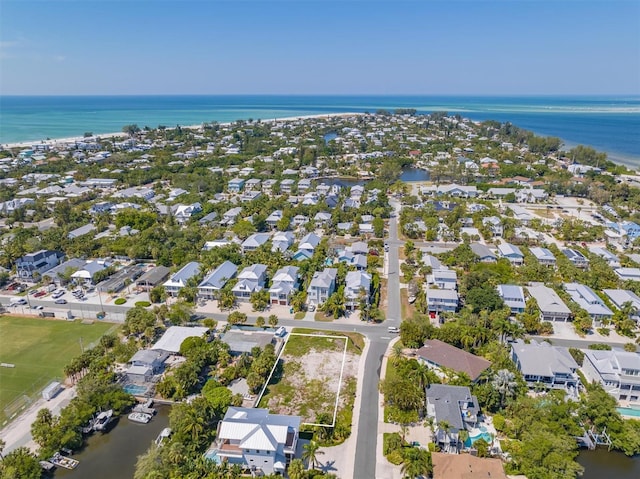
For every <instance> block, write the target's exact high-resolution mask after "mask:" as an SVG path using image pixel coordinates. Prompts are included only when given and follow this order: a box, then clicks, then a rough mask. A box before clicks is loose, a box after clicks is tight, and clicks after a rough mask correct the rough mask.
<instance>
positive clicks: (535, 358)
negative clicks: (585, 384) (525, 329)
mask: <svg viewBox="0 0 640 479" xmlns="http://www.w3.org/2000/svg"><path fill="white" fill-rule="evenodd" d="M511 359H512V360H513V362H514V363H515V365H516V367H517V368H518V371H520V372H521V373H522V375H523V376H524V380H525V381H526V382H527V384H528V385H529V386H530V387H535V386H537V385H539V384H543V385H545V386H547V387H550V388H554V389H567V390H568V391H573V392H575V389H576V388H577V387H578V383H579V382H580V379H579V378H578V375H577V373H576V371H577V370H578V364H577V363H576V361H575V360H574V359H573V357H572V356H571V354H569V350H568V349H566V348H561V347H557V346H552V345H551V344H549V343H547V342H546V341H542V342H540V343H538V342H537V341H535V340H531V342H529V343H525V342H524V341H523V340H522V339H518V340H516V341H515V342H514V343H513V344H512V345H511Z"/></svg>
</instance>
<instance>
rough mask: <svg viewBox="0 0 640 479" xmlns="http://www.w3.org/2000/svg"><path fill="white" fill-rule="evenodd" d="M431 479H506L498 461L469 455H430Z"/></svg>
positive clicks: (437, 453)
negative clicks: (484, 478) (431, 464)
mask: <svg viewBox="0 0 640 479" xmlns="http://www.w3.org/2000/svg"><path fill="white" fill-rule="evenodd" d="M431 460H432V461H433V479H480V478H483V477H486V478H489V477H490V478H491V479H507V476H506V474H505V473H504V469H503V467H502V461H500V459H482V458H479V457H476V456H472V455H470V454H444V453H441V452H434V453H431Z"/></svg>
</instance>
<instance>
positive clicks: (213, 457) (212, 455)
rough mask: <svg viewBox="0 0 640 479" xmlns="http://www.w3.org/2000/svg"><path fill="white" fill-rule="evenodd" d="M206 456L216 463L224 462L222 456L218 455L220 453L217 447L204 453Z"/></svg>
mask: <svg viewBox="0 0 640 479" xmlns="http://www.w3.org/2000/svg"><path fill="white" fill-rule="evenodd" d="M204 457H206V458H207V459H209V460H210V461H213V462H215V463H216V464H220V463H222V460H221V459H220V456H218V453H217V452H216V450H215V449H213V450H211V451H207V453H206V454H205V455H204Z"/></svg>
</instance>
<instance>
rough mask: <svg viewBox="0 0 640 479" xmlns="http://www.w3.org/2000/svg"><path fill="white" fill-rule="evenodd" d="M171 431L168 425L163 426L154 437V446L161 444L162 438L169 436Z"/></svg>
mask: <svg viewBox="0 0 640 479" xmlns="http://www.w3.org/2000/svg"><path fill="white" fill-rule="evenodd" d="M172 432H173V431H172V430H171V428H170V427H165V428H164V429H163V430H162V431H161V432H160V434H159V435H158V437H157V438H156V446H161V445H162V443H163V442H164V440H165V439H168V438H169V436H171V433H172Z"/></svg>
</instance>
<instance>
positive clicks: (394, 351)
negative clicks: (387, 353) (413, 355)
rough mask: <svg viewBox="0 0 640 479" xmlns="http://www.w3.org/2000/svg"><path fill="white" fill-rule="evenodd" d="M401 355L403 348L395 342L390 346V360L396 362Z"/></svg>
mask: <svg viewBox="0 0 640 479" xmlns="http://www.w3.org/2000/svg"><path fill="white" fill-rule="evenodd" d="M402 357H403V348H402V345H401V344H400V343H395V344H394V345H393V348H391V361H392V362H393V363H398V362H399V361H400V360H401V359H402Z"/></svg>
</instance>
